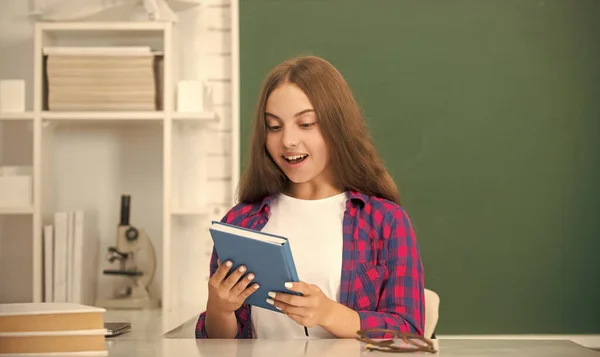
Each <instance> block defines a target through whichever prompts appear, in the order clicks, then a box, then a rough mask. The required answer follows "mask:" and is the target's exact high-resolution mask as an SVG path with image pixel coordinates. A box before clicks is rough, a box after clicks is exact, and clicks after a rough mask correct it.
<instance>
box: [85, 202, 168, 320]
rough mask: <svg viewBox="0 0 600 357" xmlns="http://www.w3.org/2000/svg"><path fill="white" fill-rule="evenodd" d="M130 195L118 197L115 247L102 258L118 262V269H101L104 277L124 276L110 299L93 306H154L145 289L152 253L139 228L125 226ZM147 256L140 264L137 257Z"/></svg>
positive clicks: (153, 270) (150, 274)
mask: <svg viewBox="0 0 600 357" xmlns="http://www.w3.org/2000/svg"><path fill="white" fill-rule="evenodd" d="M130 208H131V196H129V195H122V196H121V217H120V218H121V220H120V222H119V225H118V226H117V245H116V247H109V248H108V254H107V255H106V259H107V260H108V261H109V262H110V263H111V264H112V263H114V262H118V264H119V268H118V269H104V270H103V273H104V274H105V275H113V276H114V275H116V276H121V277H125V278H126V279H125V283H124V284H123V285H122V286H120V287H119V288H118V289H117V290H116V291H115V293H114V296H113V297H112V298H107V299H98V300H96V306H99V307H104V308H107V309H149V308H155V307H158V305H159V303H158V300H157V299H154V298H152V296H151V294H150V291H149V287H150V283H151V282H152V280H153V279H154V275H155V273H156V252H155V250H154V246H153V245H152V241H150V238H148V236H147V235H146V233H145V232H144V230H143V229H140V228H136V227H134V226H132V225H130V224H129V213H130ZM144 253H145V254H146V255H147V257H146V258H147V259H146V261H145V262H144V263H142V261H144V260H143V259H140V255H143V254H144Z"/></svg>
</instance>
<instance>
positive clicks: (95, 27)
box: [38, 21, 168, 32]
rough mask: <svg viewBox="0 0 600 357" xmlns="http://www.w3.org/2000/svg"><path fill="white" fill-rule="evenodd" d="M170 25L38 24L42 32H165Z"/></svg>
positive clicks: (151, 22) (127, 23)
mask: <svg viewBox="0 0 600 357" xmlns="http://www.w3.org/2000/svg"><path fill="white" fill-rule="evenodd" d="M167 27H168V23H165V22H156V21H145V22H142V21H140V22H133V21H132V22H118V21H115V22H110V21H106V22H46V23H38V29H40V30H42V31H54V32H56V31H163V30H164V29H165V28H167Z"/></svg>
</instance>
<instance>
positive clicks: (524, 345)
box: [105, 311, 600, 357]
mask: <svg viewBox="0 0 600 357" xmlns="http://www.w3.org/2000/svg"><path fill="white" fill-rule="evenodd" d="M165 318H169V317H163V316H161V313H160V312H159V311H151V312H148V311H146V312H141V311H107V313H106V314H105V321H107V322H108V321H127V322H131V324H132V330H131V332H129V333H126V334H124V335H121V336H118V337H115V338H108V339H107V342H106V345H107V350H108V352H109V356H110V357H133V356H140V357H150V356H155V357H188V356H190V357H213V356H215V357H216V356H219V357H279V356H290V357H300V356H302V357H305V356H306V357H330V356H331V357H359V356H361V357H363V356H387V357H391V356H394V355H396V356H400V355H402V356H410V355H415V354H418V355H428V356H443V357H454V356H456V357H459V356H460V357H464V356H477V357H486V356H489V357H503V356H527V357H554V356H557V357H558V356H560V357H600V353H598V352H596V351H593V350H590V349H587V348H585V347H583V346H581V345H578V344H576V343H575V342H571V341H566V340H557V341H545V340H512V341H508V340H450V339H449V340H435V343H436V349H437V350H438V352H437V353H435V354H431V353H425V352H420V353H411V354H408V355H407V354H393V353H392V354H390V353H385V352H376V351H373V352H370V351H368V350H365V349H364V344H362V343H361V342H359V341H356V340H353V339H333V340H233V339H232V340H211V339H209V340H195V339H194V327H195V323H196V319H197V315H195V314H194V313H191V316H190V318H189V319H187V321H186V322H185V323H184V324H182V325H181V326H179V327H177V328H175V329H172V330H170V331H169V333H167V334H166V335H165V334H164V333H163V332H164V331H163V327H164V326H167V325H168V324H167V325H164V321H163V320H164V319H165Z"/></svg>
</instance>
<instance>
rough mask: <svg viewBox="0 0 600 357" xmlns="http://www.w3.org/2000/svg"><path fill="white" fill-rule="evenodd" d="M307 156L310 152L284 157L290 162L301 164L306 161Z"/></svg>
mask: <svg viewBox="0 0 600 357" xmlns="http://www.w3.org/2000/svg"><path fill="white" fill-rule="evenodd" d="M307 157H308V154H304V155H292V156H284V157H283V158H284V159H285V161H287V162H289V163H290V164H299V163H301V162H302V161H304V160H305V159H306V158H307Z"/></svg>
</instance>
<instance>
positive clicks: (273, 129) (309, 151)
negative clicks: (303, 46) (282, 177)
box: [265, 83, 329, 184]
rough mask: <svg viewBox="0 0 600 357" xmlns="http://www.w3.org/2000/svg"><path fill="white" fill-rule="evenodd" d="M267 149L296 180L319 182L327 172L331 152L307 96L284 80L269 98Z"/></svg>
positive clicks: (282, 168) (297, 182) (267, 108)
mask: <svg viewBox="0 0 600 357" xmlns="http://www.w3.org/2000/svg"><path fill="white" fill-rule="evenodd" d="M265 120H266V125H267V144H266V145H267V151H268V152H269V154H270V155H271V157H272V158H273V160H274V161H275V163H277V165H278V166H279V167H280V168H281V170H283V172H284V173H285V174H286V176H287V177H288V178H289V179H290V181H292V182H293V183H296V184H299V183H307V182H312V183H320V182H322V180H324V179H326V178H327V177H328V175H325V174H324V172H325V171H326V170H325V169H326V168H327V166H328V164H329V152H328V150H327V146H326V144H325V140H324V139H323V135H322V134H321V130H320V128H319V126H318V124H317V116H316V113H315V112H314V108H313V106H312V104H311V103H310V100H309V99H308V97H307V96H306V95H305V94H304V92H303V91H302V90H301V89H300V88H299V87H298V86H296V85H294V84H289V83H285V84H282V85H281V86H279V87H277V88H276V89H275V90H274V91H273V92H271V95H270V96H269V98H268V99H267V103H266V113H265Z"/></svg>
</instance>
